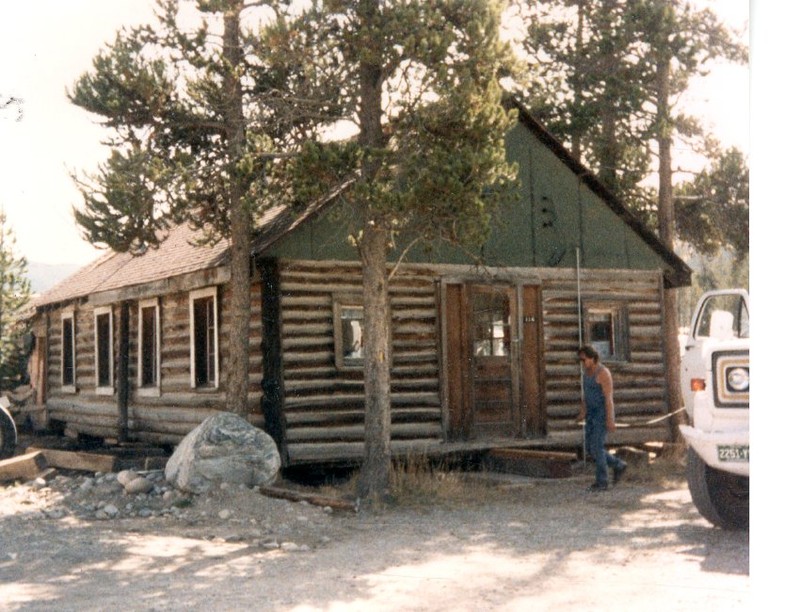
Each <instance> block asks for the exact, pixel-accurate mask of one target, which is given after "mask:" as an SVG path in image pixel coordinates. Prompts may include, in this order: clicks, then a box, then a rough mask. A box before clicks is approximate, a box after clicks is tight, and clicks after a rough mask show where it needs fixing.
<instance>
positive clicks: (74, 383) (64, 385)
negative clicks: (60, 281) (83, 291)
mask: <svg viewBox="0 0 800 612" xmlns="http://www.w3.org/2000/svg"><path fill="white" fill-rule="evenodd" d="M76 318H77V317H76V316H75V311H74V310H68V311H63V312H62V313H61V391H62V392H63V393H77V390H78V371H77V367H76V365H77V364H76V357H77V355H76V350H75V340H76V338H77V335H78V334H77V333H76V329H75V321H76ZM67 319H69V320H70V321H71V324H70V334H71V338H70V345H71V348H72V350H71V355H70V360H71V362H72V380H71V381H67V380H66V379H65V374H66V372H65V367H64V366H65V363H64V357H65V351H64V344H65V342H64V322H65V321H66V320H67Z"/></svg>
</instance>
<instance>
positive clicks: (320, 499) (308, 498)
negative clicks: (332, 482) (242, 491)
mask: <svg viewBox="0 0 800 612" xmlns="http://www.w3.org/2000/svg"><path fill="white" fill-rule="evenodd" d="M259 491H260V492H261V494H262V495H266V496H267V497H275V498H277V499H286V500H289V501H294V502H301V501H302V502H306V503H309V504H312V505H315V506H322V507H329V508H333V509H334V510H348V511H351V512H358V504H357V503H356V502H352V501H349V500H346V499H341V498H338V497H330V496H327V495H318V494H316V493H301V492H299V491H292V490H290V489H282V488H279V487H271V486H261V487H259Z"/></svg>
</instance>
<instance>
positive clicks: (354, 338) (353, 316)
mask: <svg viewBox="0 0 800 612" xmlns="http://www.w3.org/2000/svg"><path fill="white" fill-rule="evenodd" d="M340 324H341V331H342V357H343V358H344V360H345V361H347V360H351V361H353V360H359V359H363V358H364V345H363V332H364V308H363V307H361V306H342V309H341V317H340Z"/></svg>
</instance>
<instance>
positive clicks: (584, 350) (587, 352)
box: [578, 344, 600, 363]
mask: <svg viewBox="0 0 800 612" xmlns="http://www.w3.org/2000/svg"><path fill="white" fill-rule="evenodd" d="M580 355H583V356H584V357H588V358H589V359H592V360H593V361H594V362H595V363H597V361H598V360H599V359H600V353H598V352H597V351H596V350H595V348H594V347H593V346H591V345H590V344H587V345H585V346H582V347H581V348H580V349H579V350H578V356H580Z"/></svg>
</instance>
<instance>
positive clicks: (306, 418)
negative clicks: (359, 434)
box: [286, 407, 442, 427]
mask: <svg viewBox="0 0 800 612" xmlns="http://www.w3.org/2000/svg"><path fill="white" fill-rule="evenodd" d="M391 417H392V422H395V423H399V422H408V421H428V422H433V421H440V420H441V417H442V413H441V410H440V409H439V408H428V407H422V408H393V409H392V411H391ZM353 422H358V423H363V422H364V410H336V411H333V410H324V411H302V412H287V413H286V423H287V425H288V426H289V427H293V426H295V425H312V426H315V425H316V426H322V425H326V424H335V423H353Z"/></svg>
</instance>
